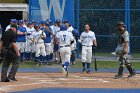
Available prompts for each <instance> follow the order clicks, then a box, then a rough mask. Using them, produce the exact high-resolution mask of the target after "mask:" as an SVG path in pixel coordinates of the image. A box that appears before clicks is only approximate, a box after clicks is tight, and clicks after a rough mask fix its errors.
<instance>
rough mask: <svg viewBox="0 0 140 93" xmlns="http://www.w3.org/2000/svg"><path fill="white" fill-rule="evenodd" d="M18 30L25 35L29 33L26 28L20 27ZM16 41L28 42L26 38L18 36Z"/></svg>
mask: <svg viewBox="0 0 140 93" xmlns="http://www.w3.org/2000/svg"><path fill="white" fill-rule="evenodd" d="M17 30H19V31H20V32H23V33H26V32H27V31H26V28H25V27H20V26H18V28H17ZM16 41H17V42H26V36H25V35H18V34H17V40H16Z"/></svg>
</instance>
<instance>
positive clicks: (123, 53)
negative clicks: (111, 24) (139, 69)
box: [115, 22, 136, 79]
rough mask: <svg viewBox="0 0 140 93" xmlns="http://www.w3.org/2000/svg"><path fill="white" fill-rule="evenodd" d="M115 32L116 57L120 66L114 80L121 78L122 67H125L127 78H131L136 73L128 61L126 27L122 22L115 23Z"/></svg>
mask: <svg viewBox="0 0 140 93" xmlns="http://www.w3.org/2000/svg"><path fill="white" fill-rule="evenodd" d="M117 30H118V33H119V40H118V46H117V48H116V51H115V53H116V55H118V56H119V60H118V61H119V62H120V66H119V69H118V74H116V75H115V79H119V78H121V77H123V70H124V67H125V66H126V67H127V69H128V71H129V73H130V75H129V76H128V78H129V77H133V76H134V75H135V74H136V72H135V70H134V69H133V67H132V65H131V63H130V60H129V59H128V52H129V33H128V31H127V30H126V26H125V24H124V23H123V22H118V23H117Z"/></svg>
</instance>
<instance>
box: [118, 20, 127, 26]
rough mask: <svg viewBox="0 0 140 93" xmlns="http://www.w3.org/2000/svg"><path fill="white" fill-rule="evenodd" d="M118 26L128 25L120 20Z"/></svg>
mask: <svg viewBox="0 0 140 93" xmlns="http://www.w3.org/2000/svg"><path fill="white" fill-rule="evenodd" d="M117 26H122V27H126V25H125V24H124V22H122V21H119V22H118V23H117Z"/></svg>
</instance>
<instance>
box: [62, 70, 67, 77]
mask: <svg viewBox="0 0 140 93" xmlns="http://www.w3.org/2000/svg"><path fill="white" fill-rule="evenodd" d="M62 72H63V75H64V76H66V74H67V71H66V70H65V68H62Z"/></svg>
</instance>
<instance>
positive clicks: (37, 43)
mask: <svg viewBox="0 0 140 93" xmlns="http://www.w3.org/2000/svg"><path fill="white" fill-rule="evenodd" d="M42 43H44V42H41V43H39V42H38V43H35V44H42Z"/></svg>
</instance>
